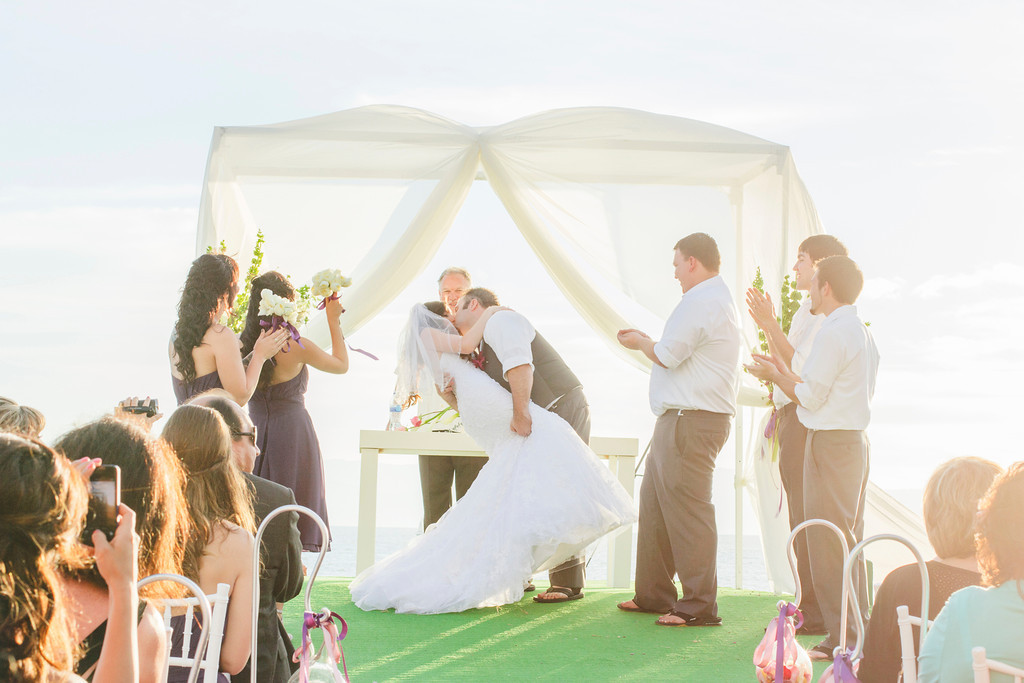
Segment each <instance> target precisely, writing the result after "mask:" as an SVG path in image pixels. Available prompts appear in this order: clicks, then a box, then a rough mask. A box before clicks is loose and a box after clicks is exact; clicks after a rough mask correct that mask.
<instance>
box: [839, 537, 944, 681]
mask: <svg viewBox="0 0 1024 683" xmlns="http://www.w3.org/2000/svg"><path fill="white" fill-rule="evenodd" d="M876 541H896V542H898V543H902V544H903V545H905V546H907V547H908V548H910V552H912V553H914V558H915V559H916V560H917V566H918V568H919V569H920V570H921V617H920V619H919V620H918V621H919V623H920V625H921V640H920V645H919V647H924V637H925V635H927V632H928V626H927V624H930V623H931V622H930V621H928V566H927V565H926V564H925V562H924V558H923V557H921V552H920V551H919V550H918V549H917V548H916V547H914V544H913V543H911V542H910V541H908V540H907V539H905V538H903V537H902V536H897V535H896V534H877V535H875V536H872V537H870V538H865V539H864V540H863V541H861V542H860V543H858V544H857V545H855V546H853V549H852V550H850V555H849V557H847V558H846V562H845V563H843V611H842V624H843V634H844V635H845V633H846V619H847V615H846V612H847V608H848V606H851V605H852V606H853V619H854V622H853V625H854V630H855V631H856V632H857V643H856V645H854V647H853V650H852V651H851V652H850V663H851V665H852V664H856V663H857V662H858V661H860V658H861V655H862V654H863V651H864V633H865V630H866V629H865V625H864V622H863V621H862V620H861V616H860V600H859V599H858V598H857V592H856V591H854V590H853V570H854V569H855V568H856V564H855V563H856V561H857V558H858V557H859V556H860V555H861V554H862V553H863V552H864V549H865V548H867V547H868V546H869V545H871V544H872V543H874V542H876ZM904 608H905V606H904ZM907 630H908V631H909V630H910V626H909V625H908V626H907ZM901 640H902V637H901ZM908 640H909V641H910V642H913V638H912V637H911V638H910V639H908ZM844 645H845V643H844ZM842 651H845V648H844V650H842ZM839 652H840V650H837V653H836V654H837V655H838V654H839ZM903 657H904V659H903V680H904V681H906V682H907V683H916V681H917V658H916V657H914V649H913V646H911V648H910V664H909V666H908V663H907V659H906V648H905V647H904V649H903Z"/></svg>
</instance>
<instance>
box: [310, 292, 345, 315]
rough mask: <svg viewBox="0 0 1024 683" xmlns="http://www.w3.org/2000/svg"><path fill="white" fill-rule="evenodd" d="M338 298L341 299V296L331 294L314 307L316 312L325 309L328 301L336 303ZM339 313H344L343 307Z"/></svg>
mask: <svg viewBox="0 0 1024 683" xmlns="http://www.w3.org/2000/svg"><path fill="white" fill-rule="evenodd" d="M340 298H341V296H340V295H339V294H338V293H337V292H333V293H332V294H331V295H330V296H325V297H324V300H323V301H321V302H320V303H318V304H317V305H316V310H318V311H322V310H324V309H325V308H327V302H328V301H337V300H338V299H340ZM341 312H342V313H344V312H345V308H344V306H343V307H342V309H341Z"/></svg>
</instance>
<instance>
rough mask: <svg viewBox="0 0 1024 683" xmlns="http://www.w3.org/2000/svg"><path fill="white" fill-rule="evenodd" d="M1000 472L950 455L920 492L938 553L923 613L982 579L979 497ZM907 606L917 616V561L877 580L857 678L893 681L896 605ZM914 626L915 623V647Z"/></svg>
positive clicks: (897, 667)
mask: <svg viewBox="0 0 1024 683" xmlns="http://www.w3.org/2000/svg"><path fill="white" fill-rule="evenodd" d="M1002 471H1003V468H1002V467H1000V466H999V465H997V464H995V463H994V462H990V461H988V460H983V459H981V458H954V459H952V460H950V461H949V462H946V463H944V464H942V465H940V466H939V468H938V469H937V470H935V472H934V473H933V474H932V476H931V478H930V479H929V480H928V486H927V487H926V488H925V491H924V525H925V529H926V530H927V532H928V541H929V542H930V543H931V544H932V547H933V548H935V553H936V555H937V557H936V558H935V559H933V560H931V561H930V562H928V563H927V564H928V587H929V592H928V615H929V618H930V619H934V618H935V615H936V614H938V613H939V610H940V609H942V606H943V605H945V604H946V600H948V599H949V596H950V595H952V594H953V593H955V592H956V591H958V590H960V589H961V588H964V587H966V586H977V585H978V584H980V583H981V574H980V573H979V572H978V563H977V561H976V560H975V558H974V521H975V518H976V517H977V514H978V502H979V501H980V500H981V497H982V496H984V495H985V492H986V491H988V489H989V487H990V486H991V485H992V480H993V479H995V478H996V476H997V475H999V474H1000V473H1001V472H1002ZM900 605H906V606H907V607H908V608H909V609H910V614H911V615H914V616H918V617H919V616H921V570H920V569H919V568H918V566H917V563H916V562H915V563H914V564H908V565H904V566H902V567H899V568H898V569H894V570H893V571H891V572H890V573H889V575H888V576H886V577H885V580H884V581H882V585H881V587H879V589H878V594H877V596H876V598H875V606H874V609H873V610H872V611H871V619H870V621H869V622H868V629H867V635H866V637H865V640H864V657H863V659H861V662H860V669H859V670H858V671H857V678H859V679H860V680H861V681H862V683H895V681H897V680H899V678H900V672H901V671H902V669H903V661H902V658H901V652H900V635H899V626H898V625H897V623H896V608H897V607H899V606H900ZM918 631H919V629H918V628H917V627H914V651H915V653H916V652H917V643H918V639H919V638H920V635H919V633H918Z"/></svg>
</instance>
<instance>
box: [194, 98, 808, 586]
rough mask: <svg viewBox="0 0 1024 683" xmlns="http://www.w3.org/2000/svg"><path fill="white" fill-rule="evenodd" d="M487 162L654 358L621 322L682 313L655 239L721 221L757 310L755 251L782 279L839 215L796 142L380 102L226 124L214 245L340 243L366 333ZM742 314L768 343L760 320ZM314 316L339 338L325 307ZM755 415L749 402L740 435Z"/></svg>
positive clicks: (214, 166)
mask: <svg viewBox="0 0 1024 683" xmlns="http://www.w3.org/2000/svg"><path fill="white" fill-rule="evenodd" d="M474 180H486V181H487V182H488V183H489V184H490V186H491V188H492V189H493V190H494V192H495V194H496V195H497V196H498V197H499V199H500V200H501V201H502V203H503V204H504V206H505V207H506V209H507V210H508V212H509V214H510V215H511V217H512V219H513V221H514V222H515V224H516V226H517V227H518V228H519V230H520V231H521V232H522V234H523V236H524V237H525V239H526V241H527V242H528V243H529V245H530V247H531V248H532V249H533V251H534V252H535V253H536V254H537V257H538V259H539V260H540V262H541V263H542V264H543V265H544V267H545V269H546V270H547V271H548V273H549V274H550V275H551V277H552V279H553V280H554V282H555V283H556V284H557V286H558V287H559V288H560V290H561V291H562V293H563V294H564V295H565V297H566V298H567V299H568V300H569V301H570V302H571V303H572V305H573V306H574V307H575V308H576V309H577V310H578V311H579V313H580V314H581V315H582V317H583V318H584V319H585V320H586V321H587V323H588V324H589V325H590V326H591V327H592V328H593V329H594V330H595V332H597V334H598V335H599V336H600V337H601V338H602V339H603V340H605V341H606V342H607V344H608V346H609V348H611V349H613V350H614V352H615V353H617V354H619V355H620V356H623V357H624V358H626V359H627V360H628V361H629V362H630V363H632V364H634V365H636V366H638V367H643V368H645V369H646V368H648V367H649V361H648V360H647V359H646V357H644V356H643V355H642V354H638V353H635V352H630V351H626V350H625V349H623V348H622V347H621V346H620V345H619V344H618V343H617V342H616V340H615V334H616V332H617V331H618V330H619V329H621V328H623V327H629V326H630V324H629V323H628V322H627V320H626V319H625V318H624V316H623V315H622V314H621V312H620V310H619V307H617V306H616V300H617V299H618V301H620V302H621V301H622V300H623V299H622V297H627V298H628V299H632V300H633V301H634V302H636V303H637V304H639V305H640V306H642V307H644V308H646V309H647V310H649V311H650V312H651V313H653V314H654V315H655V316H657V317H658V318H660V319H661V320H664V319H665V318H666V317H667V316H668V314H669V312H670V311H671V310H672V308H673V307H674V306H675V304H676V303H677V302H678V297H679V294H678V290H676V289H675V288H672V287H666V286H665V277H664V272H663V269H654V268H651V267H650V264H651V260H652V255H656V254H664V253H667V252H668V250H670V249H671V246H672V245H673V244H675V242H676V241H677V240H678V239H679V238H680V237H682V236H684V235H686V234H687V233H690V232H696V231H702V232H707V233H709V234H710V235H712V236H713V237H714V238H715V239H716V240H717V242H718V245H719V248H720V250H721V252H722V256H723V263H722V275H723V277H724V278H725V280H726V282H727V283H729V285H730V287H731V288H732V291H733V293H734V295H735V296H736V299H737V306H738V308H739V309H740V310H741V311H742V310H745V305H744V304H743V292H744V291H745V290H746V288H747V287H748V286H749V285H750V283H751V281H752V280H753V277H754V273H755V269H756V268H757V267H760V268H761V272H762V275H763V277H764V279H765V287H766V290H767V291H769V292H776V293H777V292H778V291H779V288H780V286H781V282H782V278H783V276H784V275H785V274H786V273H787V272H788V270H789V265H790V263H791V261H792V260H793V258H794V254H795V253H796V249H797V246H798V245H799V244H800V242H801V241H802V240H803V239H804V238H806V237H807V236H809V235H811V234H815V233H819V232H821V226H820V224H819V221H818V216H817V213H816V211H815V209H814V205H813V203H812V202H811V198H810V196H809V195H808V193H807V190H806V188H805V187H804V184H803V182H802V181H801V180H800V177H799V175H798V174H797V172H796V167H795V166H794V164H793V159H792V156H791V155H790V152H789V148H788V147H785V146H783V145H779V144H776V143H773V142H769V141H767V140H762V139H761V138H757V137H754V136H752V135H747V134H745V133H741V132H738V131H735V130H730V129H728V128H723V127H721V126H716V125H713V124H709V123H704V122H700V121H693V120H690V119H684V118H678V117H674V116H664V115H659V114H652V113H648V112H642V111H636V110H630V109H617V108H598V107H588V108H578V109H560V110H554V111H548V112H544V113H540V114H536V115H533V116H528V117H525V118H522V119H518V120H516V121H513V122H511V123H506V124H504V125H500V126H493V127H483V128H472V127H469V126H465V125H462V124H459V123H456V122H454V121H450V120H448V119H445V118H443V117H440V116H437V115H436V114H431V113H429V112H425V111H421V110H417V109H410V108H406V107H397V106H369V107H360V108H357V109H351V110H347V111H341V112H337V113H334V114H327V115H324V116H317V117H313V118H308V119H301V120H298V121H290V122H285V123H278V124H272V125H267V126H246V127H224V128H220V127H218V128H216V129H215V130H214V135H213V141H212V144H211V148H210V156H209V160H208V164H207V170H206V179H205V183H204V186H203V195H202V201H201V205H200V215H199V230H198V235H197V240H196V251H197V253H203V252H205V251H206V249H207V247H208V246H211V245H218V244H220V242H221V241H223V242H224V243H225V245H226V247H227V249H228V252H229V253H250V252H251V250H252V248H253V246H254V243H255V239H256V231H257V229H260V230H262V231H263V232H264V234H265V235H266V236H267V239H268V240H269V241H270V242H271V243H272V244H273V245H274V251H275V262H277V263H280V264H281V267H282V269H283V271H284V272H285V273H289V272H290V273H297V274H298V273H305V272H306V271H307V270H308V268H309V264H308V258H309V253H310V249H309V246H310V244H311V243H315V244H316V253H317V257H318V263H320V262H322V261H324V257H327V262H330V263H332V264H334V265H335V266H336V267H340V268H341V269H342V271H343V272H345V273H346V274H350V275H351V277H352V279H353V283H354V284H353V286H352V287H351V289H349V290H347V291H346V292H345V302H346V307H347V313H346V315H345V317H344V320H343V325H344V327H345V332H346V334H352V333H353V332H355V331H356V330H357V329H359V328H360V327H361V326H362V325H364V324H365V323H366V322H367V321H368V320H370V319H371V318H372V317H373V316H374V315H376V314H377V313H379V312H380V311H381V310H383V309H384V308H385V307H386V306H387V305H388V303H389V302H391V301H392V300H393V299H394V298H395V297H396V296H397V295H398V294H399V293H401V292H402V291H403V290H404V289H405V288H406V286H407V285H408V284H409V283H410V282H411V281H412V280H413V279H414V278H415V277H416V276H417V275H418V274H419V273H420V272H421V271H422V270H423V269H424V268H425V267H426V265H427V264H428V263H429V262H430V261H431V259H432V257H433V256H434V254H435V252H436V251H437V249H438V247H439V246H440V245H441V243H442V241H443V240H444V238H445V235H446V234H447V232H448V229H449V227H450V226H451V224H452V221H453V220H454V218H455V215H456V214H457V213H458V211H459V208H460V207H461V206H462V204H463V201H464V200H465V198H466V196H467V194H468V193H469V189H470V186H471V184H472V183H473V182H474ZM666 260H667V259H666ZM609 292H611V293H612V296H608V293H609ZM741 318H742V320H743V321H744V335H745V342H746V347H747V348H752V347H754V346H755V342H756V338H757V333H756V329H755V327H754V325H753V323H752V321H751V320H750V319H749V316H746V315H742V316H741ZM306 334H307V336H309V337H311V338H312V339H314V340H315V341H318V342H319V343H326V342H327V341H328V337H327V333H326V326H325V325H324V323H323V317H322V316H319V317H317V318H314V319H313V320H312V321H311V323H310V326H309V328H307V331H306ZM745 382H746V385H745V386H744V388H743V390H742V391H741V396H740V401H741V403H743V404H745V405H748V406H757V407H762V408H763V407H764V405H765V401H764V396H763V391H761V390H760V387H758V386H757V385H756V384H755V383H754V382H753V381H752V380H751V379H750V378H749V377H745ZM741 432H742V421H741V420H739V419H738V420H737V429H736V433H737V437H738V438H741ZM742 452H743V450H742V443H741V444H740V446H739V447H738V453H742ZM740 459H741V458H740ZM737 469H738V470H739V471H742V470H743V467H742V463H738V464H737ZM742 483H743V482H742V481H741V480H740V479H739V478H738V479H737V487H739V486H740V485H741V484H742ZM737 495H738V493H737ZM764 497H765V496H764V495H762V496H761V498H762V499H764ZM755 505H756V499H755ZM740 515H742V510H740ZM777 527H778V524H774V525H773V524H771V523H767V522H766V520H765V519H764V518H763V516H762V529H763V535H764V537H765V543H766V547H767V548H773V549H774V552H775V553H776V560H772V559H771V558H769V560H768V566H769V569H770V570H771V569H772V568H773V567H774V566H775V565H777V564H778V562H777V554H778V553H779V552H781V551H780V550H779V549H780V548H781V547H782V546H784V541H785V533H783V535H782V538H781V540H780V538H779V532H778V531H777ZM783 562H784V560H783ZM783 566H784V565H783ZM786 573H788V570H787V572H786ZM772 574H773V575H774V574H775V572H774V571H773V572H772ZM772 578H773V579H774V580H776V581H780V582H782V584H783V585H784V584H785V581H786V579H785V578H784V577H781V576H777V575H775V576H773V577H772Z"/></svg>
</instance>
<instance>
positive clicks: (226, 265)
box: [168, 254, 288, 406]
mask: <svg viewBox="0 0 1024 683" xmlns="http://www.w3.org/2000/svg"><path fill="white" fill-rule="evenodd" d="M237 293H238V264H236V263H235V260H234V259H233V258H231V257H230V256H226V255H224V254H203V255H202V256H200V257H199V258H197V259H196V260H195V261H193V262H192V267H191V268H190V269H189V271H188V278H187V279H186V280H185V286H184V287H183V288H182V290H181V301H179V302H178V321H177V322H176V323H175V325H174V333H173V334H172V335H171V343H170V345H169V348H168V356H169V357H170V361H171V383H172V384H173V385H174V396H175V398H177V399H178V405H181V404H182V403H184V402H185V401H187V400H188V399H190V398H192V397H193V396H195V395H196V394H201V393H203V392H204V391H207V390H209V389H213V388H217V387H223V388H224V389H225V390H227V392H228V393H230V394H231V396H232V398H234V399H235V400H236V401H237V402H238V403H239V405H243V406H244V405H245V404H246V402H247V401H248V400H249V398H250V397H251V396H252V392H253V391H255V390H256V382H257V381H258V380H259V376H260V370H261V368H262V367H263V364H264V363H265V362H266V361H267V360H269V359H270V358H273V356H274V354H275V353H277V352H278V350H279V349H280V348H281V347H282V346H284V343H285V341H287V339H288V333H287V332H285V331H284V330H279V331H278V332H276V333H274V334H261V335H259V339H256V340H254V341H255V344H254V345H251V346H252V347H253V348H252V351H253V354H252V360H251V361H250V362H249V367H248V368H244V367H242V354H241V353H239V346H238V345H239V342H238V337H237V336H235V333H234V332H233V331H232V330H231V329H230V328H228V327H225V326H224V325H220V324H217V322H216V321H217V320H219V319H220V317H221V316H222V315H223V314H224V313H226V312H227V311H229V310H230V309H231V306H232V304H233V303H234V301H235V295H236V294H237Z"/></svg>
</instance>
